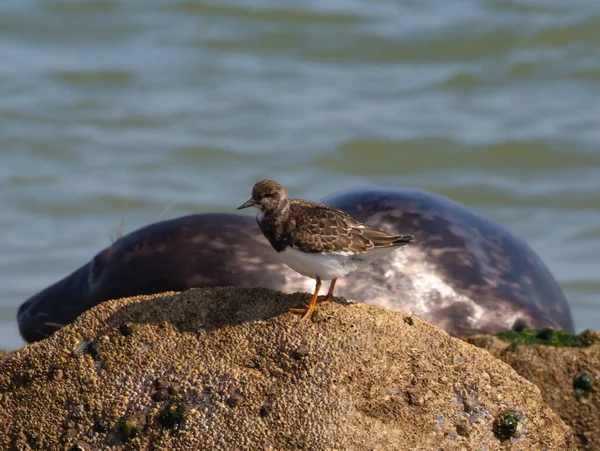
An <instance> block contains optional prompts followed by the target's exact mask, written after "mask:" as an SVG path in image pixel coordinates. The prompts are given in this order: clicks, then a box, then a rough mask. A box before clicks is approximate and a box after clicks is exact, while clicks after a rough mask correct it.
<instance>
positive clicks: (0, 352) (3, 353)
mask: <svg viewBox="0 0 600 451" xmlns="http://www.w3.org/2000/svg"><path fill="white" fill-rule="evenodd" d="M9 353H10V351H7V350H5V349H0V360H3V359H4V358H5V357H6V356H7V355H8V354H9Z"/></svg>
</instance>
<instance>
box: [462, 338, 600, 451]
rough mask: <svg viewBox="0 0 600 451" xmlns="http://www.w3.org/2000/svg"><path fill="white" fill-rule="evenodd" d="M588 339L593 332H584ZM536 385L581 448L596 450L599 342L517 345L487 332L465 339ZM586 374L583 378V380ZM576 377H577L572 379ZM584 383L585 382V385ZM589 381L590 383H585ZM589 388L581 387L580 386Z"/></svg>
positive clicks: (599, 423)
mask: <svg viewBox="0 0 600 451" xmlns="http://www.w3.org/2000/svg"><path fill="white" fill-rule="evenodd" d="M586 334H587V335H588V336H589V337H590V338H593V335H594V334H596V335H597V336H598V333H597V332H592V331H588V332H587V333H586ZM468 341H469V342H470V343H473V344H475V345H477V346H479V347H482V348H484V349H487V350H488V351H489V352H490V353H492V355H494V356H496V357H497V358H499V359H501V360H503V361H504V362H506V363H508V364H509V365H511V366H512V367H513V368H514V369H515V370H516V371H517V372H518V373H519V374H520V375H521V376H523V377H525V378H527V379H528V380H529V381H531V382H533V383H534V384H536V385H537V386H538V387H539V388H540V390H541V392H542V396H543V397H544V400H545V401H546V403H547V404H548V405H549V406H550V407H552V409H553V410H554V411H555V412H556V413H558V414H559V415H560V417H561V418H562V419H563V420H564V421H565V423H567V424H568V425H570V426H571V427H572V428H573V432H574V434H575V438H576V440H577V445H578V448H579V449H582V450H589V451H592V450H600V342H598V339H596V340H593V341H596V343H595V344H592V345H591V346H589V347H586V348H572V347H571V348H569V347H561V348H557V347H553V346H544V345H533V346H528V345H518V346H511V345H510V344H509V343H506V342H504V341H501V340H499V339H498V338H496V337H493V336H489V335H478V336H474V337H470V338H468ZM586 376H587V379H586ZM576 378H579V379H578V380H576ZM586 382H587V384H586ZM589 382H591V384H589ZM586 385H587V387H589V389H585V388H583V387H586Z"/></svg>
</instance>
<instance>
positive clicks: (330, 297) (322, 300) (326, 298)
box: [318, 294, 335, 304]
mask: <svg viewBox="0 0 600 451" xmlns="http://www.w3.org/2000/svg"><path fill="white" fill-rule="evenodd" d="M318 301H319V302H320V303H321V304H325V303H326V302H329V301H335V298H334V297H333V295H331V294H327V295H325V296H319V298H318Z"/></svg>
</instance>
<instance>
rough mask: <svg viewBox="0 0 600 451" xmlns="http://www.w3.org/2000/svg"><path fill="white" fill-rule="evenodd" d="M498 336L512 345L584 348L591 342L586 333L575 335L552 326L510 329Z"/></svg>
mask: <svg viewBox="0 0 600 451" xmlns="http://www.w3.org/2000/svg"><path fill="white" fill-rule="evenodd" d="M496 336H497V337H498V338H499V339H500V340H502V341H505V342H507V343H510V344H512V345H547V346H555V347H570V348H583V347H586V346H589V345H590V344H591V343H589V342H586V341H585V339H584V338H583V337H585V336H584V335H574V334H570V333H568V332H565V331H562V330H558V331H555V330H554V329H552V328H551V327H548V328H546V329H542V330H540V331H537V330H535V329H528V328H525V329H522V330H520V331H513V330H508V331H505V332H500V333H498V334H496Z"/></svg>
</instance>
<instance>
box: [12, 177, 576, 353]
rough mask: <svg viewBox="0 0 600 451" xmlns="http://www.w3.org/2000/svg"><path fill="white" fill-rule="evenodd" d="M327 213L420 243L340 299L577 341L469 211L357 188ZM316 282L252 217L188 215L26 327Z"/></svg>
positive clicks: (342, 288) (63, 293)
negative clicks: (150, 297)
mask: <svg viewBox="0 0 600 451" xmlns="http://www.w3.org/2000/svg"><path fill="white" fill-rule="evenodd" d="M324 203H327V204H329V205H332V206H334V207H336V208H340V209H342V210H344V211H346V212H347V213H349V214H350V215H351V216H353V217H354V218H356V219H357V220H359V221H362V222H364V223H365V224H367V225H369V226H371V227H375V228H378V229H380V230H383V231H386V232H387V233H390V234H405V233H409V234H413V235H415V241H416V243H417V244H414V245H409V246H407V247H406V248H405V251H404V252H396V253H393V254H392V255H390V256H389V257H385V258H382V259H380V260H378V261H376V262H374V263H373V264H372V265H371V266H369V267H368V268H367V269H366V270H364V271H362V272H356V273H353V274H351V275H348V276H347V277H346V278H344V279H340V280H339V281H338V285H336V289H337V290H338V291H337V292H336V293H337V294H338V295H339V296H343V297H345V298H348V299H355V300H359V301H364V302H367V303H369V304H374V305H379V306H382V307H386V308H389V309H393V310H401V311H404V312H407V313H412V314H415V315H417V316H419V317H422V318H424V319H426V320H427V321H430V322H431V323H433V324H436V325H437V326H439V327H442V328H444V329H446V330H447V331H448V332H449V333H451V334H453V335H459V336H460V335H468V334H474V333H496V332H499V331H502V330H508V329H513V328H517V329H518V328H522V327H532V328H536V329H540V328H543V327H553V328H555V329H564V330H566V331H569V332H573V330H574V328H573V320H572V317H571V312H570V310H569V306H568V304H567V302H566V300H565V297H564V294H563V292H562V290H561V288H560V286H559V285H558V283H557V282H556V280H555V279H554V278H553V276H552V274H551V273H550V271H549V270H548V268H547V267H546V266H545V265H544V263H543V262H542V261H541V260H540V258H539V257H538V256H537V255H536V254H535V252H534V251H533V250H532V249H531V248H530V247H529V246H528V245H527V244H526V243H525V242H523V241H522V240H520V239H518V238H516V237H515V236H514V235H512V234H511V233H510V232H509V231H508V230H507V229H505V228H504V227H502V226H501V225H499V224H497V223H496V222H494V221H492V220H490V219H488V218H485V217H484V216H481V215H479V214H477V213H475V212H474V211H472V210H471V209H469V208H467V207H465V206H463V205H461V204H459V203H457V202H454V201H452V200H450V199H447V198H445V197H443V196H439V195H436V194H433V193H429V192H426V191H421V190H416V189H405V188H397V189H373V190H356V191H351V192H347V193H343V194H337V195H334V196H331V197H329V198H327V199H325V200H324ZM313 284H314V282H313V280H312V279H309V278H305V277H303V276H300V275H299V274H298V273H296V272H295V271H293V270H291V269H289V268H288V267H287V266H285V265H284V264H283V263H281V262H280V261H279V260H278V258H277V254H276V252H275V251H274V250H273V249H272V248H271V246H270V245H269V244H268V243H267V241H266V239H265V238H264V237H263V235H262V233H261V232H260V230H259V228H258V226H257V224H256V220H255V218H253V217H248V216H239V215H232V214H201V215H190V216H184V217H181V218H177V219H171V220H167V221H162V222H158V223H155V224H151V225H149V226H146V227H143V228H141V229H138V230H136V231H134V232H132V233H130V234H128V235H126V236H124V237H122V238H120V239H119V240H117V241H115V242H114V243H113V244H112V245H111V246H109V247H108V248H106V249H104V250H103V251H101V252H100V253H99V254H97V255H96V256H95V257H94V258H93V259H92V260H91V261H90V262H88V263H87V264H85V265H84V266H82V267H81V268H79V269H77V270H76V271H75V272H73V273H72V274H71V275H69V276H67V277H65V278H64V279H62V280H60V281H59V282H57V283H55V284H54V285H52V286H50V287H48V288H46V289H45V290H43V291H41V292H40V293H38V294H36V295H34V296H33V297H31V298H30V299H28V300H27V301H25V302H24V303H23V304H22V305H21V306H20V308H19V311H18V314H17V320H18V324H19V330H20V332H21V335H22V336H23V338H24V339H25V340H27V341H29V342H33V341H36V340H40V339H43V338H45V337H47V336H49V335H51V334H52V333H53V332H54V331H55V330H57V329H58V328H60V327H62V326H63V325H66V324H69V323H70V322H72V321H73V320H74V319H75V318H76V317H77V316H78V315H80V314H81V313H82V312H84V311H85V310H87V309H89V308H91V307H93V306H95V305H97V304H99V303H101V302H103V301H106V300H109V299H117V298H121V297H126V296H134V295H140V294H152V293H161V292H165V291H182V290H186V289H189V288H194V287H211V286H240V287H255V286H260V287H266V288H272V289H275V290H279V291H282V292H285V293H292V292H296V291H304V292H310V291H311V290H312V289H313Z"/></svg>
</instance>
